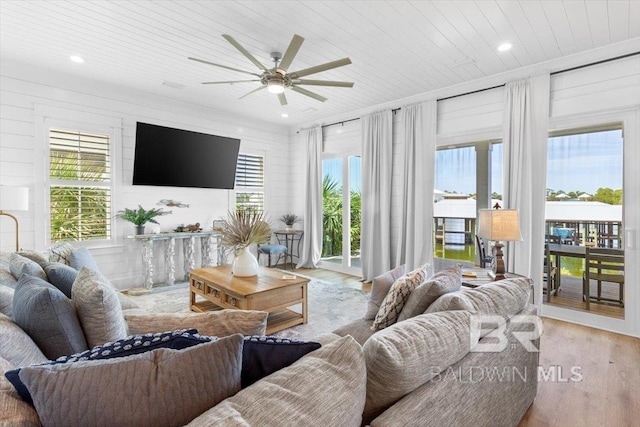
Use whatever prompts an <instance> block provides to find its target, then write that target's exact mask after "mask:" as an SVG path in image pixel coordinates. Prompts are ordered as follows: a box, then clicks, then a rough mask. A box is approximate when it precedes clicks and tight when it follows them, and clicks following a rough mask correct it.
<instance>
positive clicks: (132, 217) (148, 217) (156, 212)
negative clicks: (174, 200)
mask: <svg viewBox="0 0 640 427" xmlns="http://www.w3.org/2000/svg"><path fill="white" fill-rule="evenodd" d="M170 213H171V211H165V210H163V209H162V208H160V209H156V208H153V209H150V210H145V209H144V208H143V207H142V206H140V205H138V209H129V208H124V209H123V210H121V211H119V212H118V214H117V215H116V218H120V219H123V220H125V221H129V222H130V223H132V224H134V225H135V226H136V234H144V225H145V224H146V223H148V222H151V223H153V224H157V223H158V221H156V220H155V219H154V218H155V217H157V216H160V215H169V214H170Z"/></svg>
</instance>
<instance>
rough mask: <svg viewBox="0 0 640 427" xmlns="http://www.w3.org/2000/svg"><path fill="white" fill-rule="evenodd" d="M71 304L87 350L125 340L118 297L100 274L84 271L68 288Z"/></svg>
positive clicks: (124, 325)
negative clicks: (69, 288)
mask: <svg viewBox="0 0 640 427" xmlns="http://www.w3.org/2000/svg"><path fill="white" fill-rule="evenodd" d="M71 301H72V302H73V305H74V307H75V308H76V312H77V314H78V319H80V324H81V325H82V330H83V331H84V335H85V337H86V338H87V343H88V344H89V347H95V346H97V345H102V344H104V343H106V342H109V341H117V340H119V339H122V338H124V337H126V336H127V335H128V334H127V325H126V323H125V321H124V314H123V313H122V307H121V306H120V300H118V293H117V292H116V290H115V289H114V288H113V285H111V283H109V281H108V280H107V279H105V278H104V277H103V276H102V275H101V274H100V273H98V272H97V271H93V270H91V269H89V268H87V267H83V268H82V270H80V272H79V273H78V277H77V278H76V280H75V282H73V286H72V287H71Z"/></svg>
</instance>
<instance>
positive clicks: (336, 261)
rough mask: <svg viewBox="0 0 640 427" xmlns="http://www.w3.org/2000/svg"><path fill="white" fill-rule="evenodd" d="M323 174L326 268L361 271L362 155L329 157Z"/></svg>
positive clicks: (356, 272) (325, 161)
mask: <svg viewBox="0 0 640 427" xmlns="http://www.w3.org/2000/svg"><path fill="white" fill-rule="evenodd" d="M322 175H323V181H322V209H323V214H322V226H323V236H322V267H323V268H327V269H331V270H337V271H344V272H348V273H352V274H360V268H361V267H360V217H361V213H360V212H361V193H362V192H361V183H362V161H361V158H360V156H359V155H342V156H334V157H330V158H325V159H324V160H323V161H322Z"/></svg>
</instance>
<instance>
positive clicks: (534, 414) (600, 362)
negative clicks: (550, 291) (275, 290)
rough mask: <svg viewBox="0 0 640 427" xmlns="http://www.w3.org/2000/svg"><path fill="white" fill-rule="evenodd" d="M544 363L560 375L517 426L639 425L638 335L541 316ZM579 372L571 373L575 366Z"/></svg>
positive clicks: (541, 389) (335, 279) (353, 280)
mask: <svg viewBox="0 0 640 427" xmlns="http://www.w3.org/2000/svg"><path fill="white" fill-rule="evenodd" d="M296 271H297V272H300V273H301V274H304V275H307V276H311V277H315V278H318V279H321V280H326V281H329V282H332V283H336V284H339V285H343V286H349V287H353V288H356V289H362V290H365V291H370V284H363V283H362V282H361V281H360V278H358V277H355V276H350V275H347V274H342V273H336V272H333V271H328V270H321V269H315V270H314V269H300V270H296ZM542 321H543V324H544V334H543V335H542V338H541V343H540V367H541V370H542V371H544V372H545V373H549V372H551V371H555V373H556V374H559V373H560V372H561V375H557V376H556V377H555V381H551V377H548V378H549V380H547V381H545V380H544V376H543V378H541V380H540V382H539V384H538V394H537V396H536V399H535V401H534V403H533V405H532V406H531V407H530V408H529V410H528V411H527V413H526V414H525V416H524V418H523V419H522V421H521V422H520V425H519V427H551V426H554V427H555V426H581V427H591V426H593V427H596V426H597V427H606V426H610V427H626V426H629V427H630V426H640V339H639V338H633V337H628V336H625V335H619V334H614V333H611V332H606V331H601V330H599V329H593V328H588V327H586V326H580V325H575V324H572V323H567V322H563V321H560V320H554V319H547V318H543V319H542ZM572 368H573V369H574V370H575V372H576V373H579V374H581V378H578V377H577V376H574V377H573V379H580V381H567V380H568V379H570V378H572V372H571V369H572Z"/></svg>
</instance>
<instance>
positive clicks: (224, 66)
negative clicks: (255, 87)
mask: <svg viewBox="0 0 640 427" xmlns="http://www.w3.org/2000/svg"><path fill="white" fill-rule="evenodd" d="M189 59H190V60H192V61H197V62H202V63H203V64H209V65H214V66H216V67H220V68H226V69H227V70H231V71H238V72H239V73H245V74H251V75H252V76H256V77H261V76H260V74H256V73H252V72H250V71H244V70H239V69H237V68H233V67H227V66H226V65H220V64H216V63H215V62H209V61H205V60H204V59H198V58H191V57H189Z"/></svg>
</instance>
